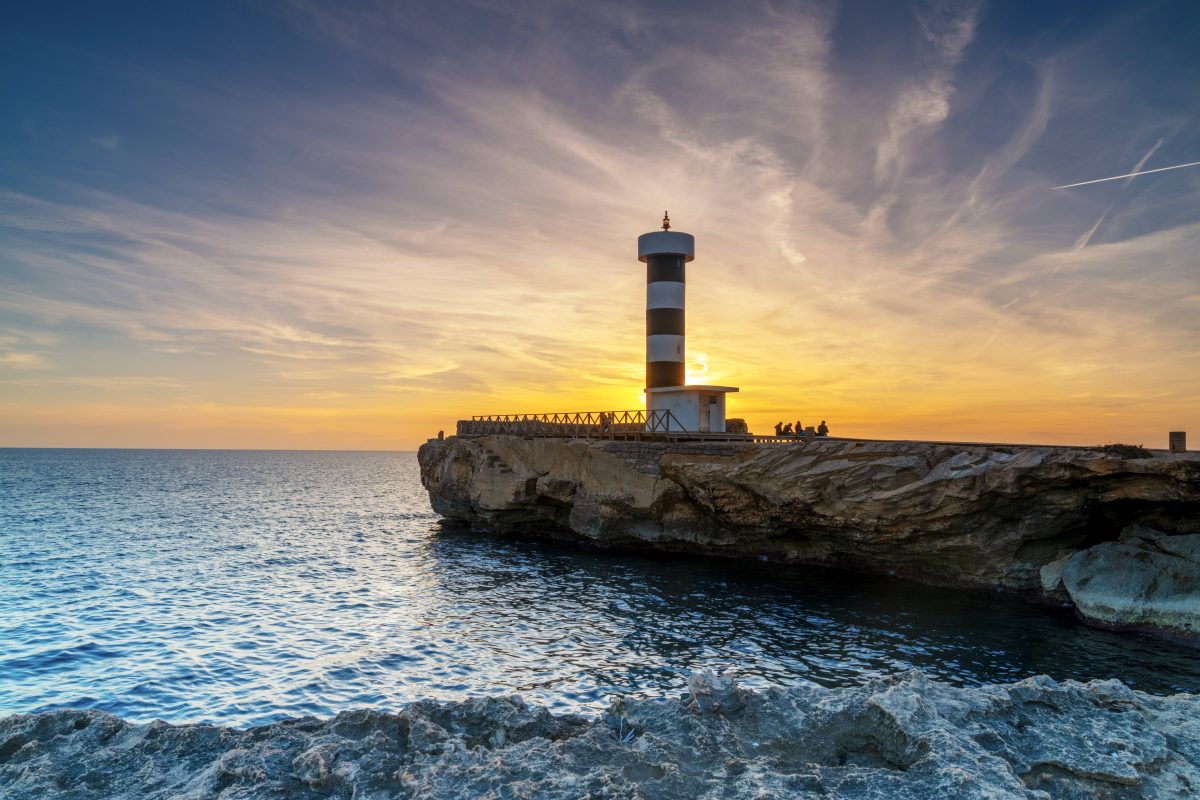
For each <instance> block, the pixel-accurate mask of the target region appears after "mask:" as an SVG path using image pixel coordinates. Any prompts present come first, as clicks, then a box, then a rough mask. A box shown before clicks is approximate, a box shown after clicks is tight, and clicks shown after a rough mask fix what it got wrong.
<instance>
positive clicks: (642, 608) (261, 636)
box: [0, 450, 1200, 725]
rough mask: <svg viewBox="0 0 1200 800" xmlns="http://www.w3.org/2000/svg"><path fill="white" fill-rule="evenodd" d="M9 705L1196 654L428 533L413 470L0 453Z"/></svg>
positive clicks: (730, 568) (894, 599)
mask: <svg viewBox="0 0 1200 800" xmlns="http://www.w3.org/2000/svg"><path fill="white" fill-rule="evenodd" d="M0 493H2V494H3V495H4V496H5V497H6V498H8V499H9V502H7V503H6V504H3V505H0V532H2V534H0V713H13V712H28V711H35V710H40V709H45V708H50V707H55V706H61V705H70V706H77V707H97V708H103V709H106V710H110V711H113V712H114V713H118V714H121V715H124V716H127V717H131V718H134V719H149V718H153V717H161V718H164V719H169V720H172V721H184V720H193V721H194V720H209V721H220V722H224V723H228V724H237V725H246V724H256V723H262V722H267V721H271V720H275V719H279V718H281V717H284V716H295V715H299V714H320V715H329V714H333V713H336V712H337V711H338V710H341V709H345V708H349V707H354V706H375V707H390V706H395V705H397V704H399V703H402V702H405V701H407V700H410V699H414V698H416V697H436V698H441V699H461V698H463V697H467V696H474V695H482V694H492V693H498V692H512V691H519V692H522V693H523V694H526V695H527V696H529V697H531V698H532V699H537V700H539V701H541V702H545V703H547V704H549V705H551V706H552V707H555V708H557V709H562V710H575V711H579V710H585V711H586V710H588V709H595V708H599V707H602V706H603V705H605V703H606V698H607V696H608V695H610V694H612V693H614V692H634V693H643V694H661V693H665V692H676V691H679V690H680V689H682V687H683V684H684V681H685V679H686V675H687V673H688V672H689V671H691V670H694V669H700V668H708V669H718V670H726V669H727V670H732V671H734V672H735V673H737V674H738V675H739V676H741V678H742V680H744V681H745V682H747V683H749V684H751V685H759V686H762V685H767V684H787V683H792V682H796V681H805V680H807V681H815V682H817V683H820V684H824V685H828V686H836V685H845V684H854V683H859V682H861V681H863V680H865V679H866V678H867V677H869V676H871V675H878V674H884V673H890V672H894V671H897V670H903V669H908V668H910V667H914V666H915V667H919V668H921V669H924V670H926V671H928V672H930V673H932V674H934V675H937V676H939V677H941V678H943V679H945V680H949V681H951V682H954V683H958V684H977V683H986V682H995V681H1007V680H1015V679H1019V678H1022V677H1026V676H1028V675H1033V674H1038V673H1049V674H1051V675H1053V676H1054V677H1056V678H1092V677H1098V678H1107V677H1118V678H1121V679H1122V680H1125V681H1127V682H1129V683H1131V684H1133V685H1134V686H1137V687H1138V688H1142V689H1145V690H1147V691H1154V692H1169V691H1175V690H1189V691H1195V690H1197V689H1200V666H1197V664H1196V661H1197V660H1198V659H1196V657H1195V656H1196V652H1195V651H1194V650H1188V649H1185V648H1181V647H1178V646H1173V645H1170V644H1166V643H1161V642H1156V641H1154V640H1150V639H1141V638H1138V637H1128V636H1118V635H1116V634H1110V633H1106V632H1103V631H1097V630H1093V629H1089V628H1086V627H1084V626H1082V625H1079V624H1077V623H1076V622H1075V621H1074V620H1073V619H1072V618H1071V616H1070V615H1069V614H1065V613H1057V612H1053V611H1047V610H1045V609H1039V608H1033V607H1029V606H1026V605H1023V604H1021V603H1016V602H1013V601H1011V600H1007V599H1005V598H999V597H995V596H991V595H988V594H964V593H951V592H946V591H943V590H939V589H929V588H926V587H921V586H918V585H914V584H910V583H906V582H903V581H898V580H893V579H886V578H876V577H862V576H855V575H850V574H842V573H835V572H823V571H819V570H804V569H781V568H778V567H771V566H768V565H758V564H746V563H737V562H720V561H713V560H699V559H686V558H675V557H664V558H653V557H645V556H638V555H632V554H628V553H624V554H603V553H592V552H587V551H583V550H579V549H577V548H571V547H567V546H562V545H556V544H553V543H540V542H531V541H510V540H505V539H497V538H493V537H489V536H483V535H476V534H471V533H467V532H463V531H459V530H452V529H443V527H442V526H441V525H440V523H439V521H438V519H437V518H436V516H435V515H433V514H432V513H431V512H430V511H429V507H428V501H427V498H426V496H425V494H424V492H423V490H422V489H421V487H420V483H419V481H418V477H417V470H416V462H415V458H414V456H413V455H412V454H397V453H246V452H224V453H222V452H204V451H177V452H169V451H37V450H33V451H0Z"/></svg>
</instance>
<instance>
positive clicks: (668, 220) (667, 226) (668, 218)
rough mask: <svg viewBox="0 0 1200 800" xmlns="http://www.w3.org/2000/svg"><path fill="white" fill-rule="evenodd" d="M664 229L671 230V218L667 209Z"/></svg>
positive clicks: (664, 216) (664, 215) (664, 217)
mask: <svg viewBox="0 0 1200 800" xmlns="http://www.w3.org/2000/svg"><path fill="white" fill-rule="evenodd" d="M663 230H664V231H669V230H671V218H670V217H668V216H667V212H666V211H664V212H663Z"/></svg>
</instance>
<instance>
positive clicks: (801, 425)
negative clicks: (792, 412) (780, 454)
mask: <svg viewBox="0 0 1200 800" xmlns="http://www.w3.org/2000/svg"><path fill="white" fill-rule="evenodd" d="M802 433H804V423H802V422H800V420H796V435H797V436H799V435H800V434H802Z"/></svg>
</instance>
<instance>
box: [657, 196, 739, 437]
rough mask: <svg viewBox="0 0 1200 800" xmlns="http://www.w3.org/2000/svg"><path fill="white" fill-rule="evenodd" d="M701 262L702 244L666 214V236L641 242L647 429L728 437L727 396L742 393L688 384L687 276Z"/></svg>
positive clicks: (727, 388) (663, 228)
mask: <svg viewBox="0 0 1200 800" xmlns="http://www.w3.org/2000/svg"><path fill="white" fill-rule="evenodd" d="M695 257H696V240H695V239H694V238H693V237H692V235H691V234H690V233H680V232H679V231H673V230H671V218H670V217H668V216H667V215H666V214H665V213H664V214H663V220H662V230H661V231H654V232H653V233H643V234H642V235H641V236H639V237H638V260H639V261H644V262H645V263H646V412H647V415H646V416H647V421H646V427H647V430H652V431H655V432H662V431H664V430H666V431H676V432H690V433H724V432H725V396H726V395H727V394H729V393H730V392H736V391H737V387H736V386H710V385H703V386H702V385H692V386H688V385H687V380H686V379H687V375H686V370H685V368H684V360H683V359H684V355H685V349H684V340H683V326H684V313H683V310H684V302H683V301H684V296H685V285H686V281H685V280H684V276H685V270H686V264H687V263H688V262H689V261H691V260H692V259H693V258H695Z"/></svg>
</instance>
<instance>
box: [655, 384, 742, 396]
mask: <svg viewBox="0 0 1200 800" xmlns="http://www.w3.org/2000/svg"><path fill="white" fill-rule="evenodd" d="M736 391H739V389H738V387H736V386H699V385H696V384H692V385H689V386H657V387H655V388H653V389H647V390H646V394H663V393H665V392H736Z"/></svg>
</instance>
